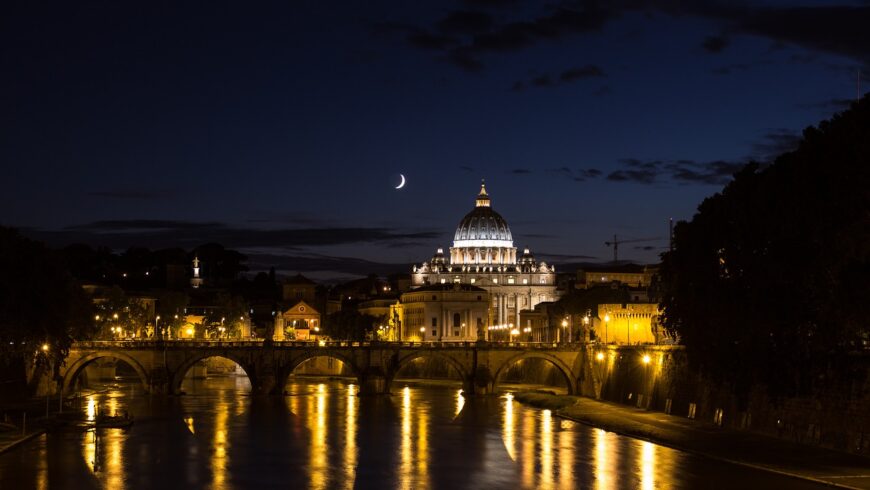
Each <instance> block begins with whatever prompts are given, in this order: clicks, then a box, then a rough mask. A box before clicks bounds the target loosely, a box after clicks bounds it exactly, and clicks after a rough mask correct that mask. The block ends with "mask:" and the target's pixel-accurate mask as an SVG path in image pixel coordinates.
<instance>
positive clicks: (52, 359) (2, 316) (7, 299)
mask: <svg viewBox="0 0 870 490" xmlns="http://www.w3.org/2000/svg"><path fill="white" fill-rule="evenodd" d="M93 328H94V323H93V310H92V309H91V301H90V299H89V298H88V297H87V295H86V294H85V292H84V291H83V290H82V288H81V286H80V285H79V284H78V283H77V282H76V281H75V280H74V279H73V277H72V275H71V274H70V273H69V270H68V269H67V268H66V265H65V264H64V261H63V260H62V257H61V256H60V254H58V253H56V252H53V251H51V250H49V249H47V248H46V247H45V246H44V245H42V244H40V243H38V242H34V241H32V240H29V239H27V238H24V237H23V236H21V235H20V234H19V233H18V232H17V231H15V230H13V229H11V228H5V227H0V371H2V378H3V380H4V381H8V383H0V393H8V394H9V395H12V394H18V395H20V394H22V391H23V390H24V389H25V383H26V367H27V365H28V364H29V363H32V362H34V361H36V369H37V371H36V375H34V376H33V377H32V378H31V379H37V378H38V377H39V376H38V375H39V374H41V372H42V370H44V369H46V368H47V367H48V366H49V365H53V366H55V367H57V366H58V363H59V362H60V361H62V360H63V359H64V358H66V355H67V353H68V351H69V348H70V345H72V342H73V341H74V340H79V339H86V338H89V337H90V336H91V334H92V333H93ZM43 346H44V348H43ZM10 387H11V389H10ZM10 391H15V393H10Z"/></svg>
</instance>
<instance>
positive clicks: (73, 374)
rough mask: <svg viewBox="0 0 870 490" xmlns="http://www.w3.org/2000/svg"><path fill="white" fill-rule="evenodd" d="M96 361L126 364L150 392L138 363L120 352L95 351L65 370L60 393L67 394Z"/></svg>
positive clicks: (143, 372)
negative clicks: (103, 360)
mask: <svg viewBox="0 0 870 490" xmlns="http://www.w3.org/2000/svg"><path fill="white" fill-rule="evenodd" d="M98 359H117V360H119V361H123V362H124V363H126V364H128V365H129V366H130V367H132V368H133V370H134V371H136V374H138V375H139V381H141V382H142V387H143V388H144V389H145V392H146V393H148V392H150V390H151V386H150V378H149V376H148V373H147V371H145V368H144V367H142V364H140V363H139V361H137V360H136V359H135V358H133V357H132V356H130V355H128V354H125V353H124V352H120V351H96V352H91V353H88V354H85V355H84V356H81V357H79V358H78V359H76V360H75V361H73V363H72V364H70V365H69V367H67V368H66V370H65V372H64V375H63V384H62V385H61V393H63V394H68V393H69V392H70V389H71V388H72V386H73V383H74V382H75V380H76V378H78V377H79V375H80V374H81V373H82V371H83V370H84V369H85V368H86V367H88V365H89V364H91V363H92V362H94V361H96V360H98Z"/></svg>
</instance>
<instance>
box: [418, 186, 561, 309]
mask: <svg viewBox="0 0 870 490" xmlns="http://www.w3.org/2000/svg"><path fill="white" fill-rule="evenodd" d="M450 284H460V285H463V286H465V285H468V286H474V287H478V288H482V289H483V290H484V291H486V292H487V293H488V295H489V309H488V310H489V311H488V315H487V318H486V319H485V320H484V322H485V326H491V325H501V326H507V325H519V324H520V311H522V310H531V309H533V308H534V307H535V305H537V304H538V303H541V302H545V301H555V300H556V299H558V297H559V293H558V290H557V288H556V273H555V269H554V268H553V267H551V266H549V265H547V264H546V263H545V262H543V261H542V262H538V261H536V260H535V257H534V256H533V255H532V253H531V252H530V251H529V249H524V250H523V253H522V254H520V255H519V256H518V254H517V249H516V247H514V243H513V236H512V235H511V231H510V228H509V227H508V224H507V222H506V221H505V220H504V218H502V217H501V215H500V214H498V213H497V212H495V211H494V210H493V209H492V206H491V200H490V197H489V195H488V194H487V192H486V187H485V186H484V185H483V184H481V186H480V193H479V194H478V196H477V199H476V201H475V207H474V209H472V210H471V212H469V213H468V214H467V215H465V217H464V218H463V219H462V221H460V223H459V226H457V228H456V233H455V234H454V238H453V246H452V247H450V251H449V255H448V256H445V255H444V251H443V249H440V248H439V249H438V250H437V252H436V253H435V255H434V256H433V257H432V258H431V259H430V260H429V261H428V262H423V263H422V264H420V265H415V266H414V267H413V271H412V274H411V287H412V292H413V291H414V290H416V289H419V288H423V287H426V286H437V285H450Z"/></svg>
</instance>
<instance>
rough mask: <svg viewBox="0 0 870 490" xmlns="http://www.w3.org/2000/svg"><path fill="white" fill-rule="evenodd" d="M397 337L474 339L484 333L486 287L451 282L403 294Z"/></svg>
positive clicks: (451, 340)
mask: <svg viewBox="0 0 870 490" xmlns="http://www.w3.org/2000/svg"><path fill="white" fill-rule="evenodd" d="M400 303H401V307H400V308H398V309H397V310H396V311H397V314H398V315H399V322H398V325H397V330H398V332H399V339H398V340H404V341H441V342H446V341H449V342H457V341H476V340H478V339H484V338H485V336H486V328H487V319H488V316H489V314H490V312H489V297H488V295H487V292H486V290H485V289H483V288H480V287H477V286H472V285H471V284H461V283H458V282H456V283H451V284H433V285H429V286H422V287H419V288H417V289H414V290H413V291H409V292H407V293H404V294H402V296H401V301H400Z"/></svg>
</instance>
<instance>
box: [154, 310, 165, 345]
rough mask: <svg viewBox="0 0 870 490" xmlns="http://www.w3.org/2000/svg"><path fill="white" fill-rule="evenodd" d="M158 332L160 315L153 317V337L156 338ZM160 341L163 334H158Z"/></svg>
mask: <svg viewBox="0 0 870 490" xmlns="http://www.w3.org/2000/svg"><path fill="white" fill-rule="evenodd" d="M158 332H160V315H157V316H155V317H154V337H155V338H156V337H157V333H158ZM160 339H161V340H162V339H163V334H160Z"/></svg>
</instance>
